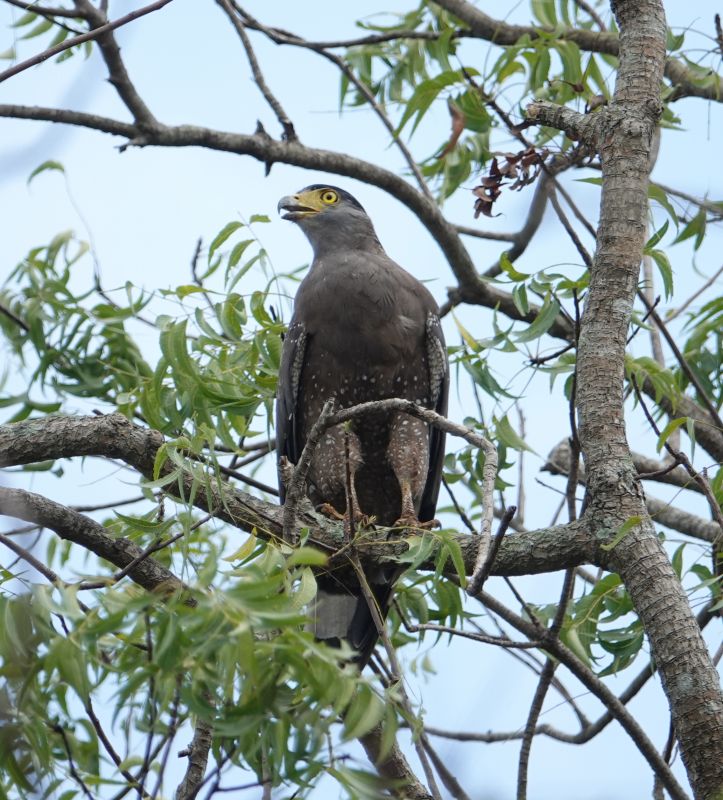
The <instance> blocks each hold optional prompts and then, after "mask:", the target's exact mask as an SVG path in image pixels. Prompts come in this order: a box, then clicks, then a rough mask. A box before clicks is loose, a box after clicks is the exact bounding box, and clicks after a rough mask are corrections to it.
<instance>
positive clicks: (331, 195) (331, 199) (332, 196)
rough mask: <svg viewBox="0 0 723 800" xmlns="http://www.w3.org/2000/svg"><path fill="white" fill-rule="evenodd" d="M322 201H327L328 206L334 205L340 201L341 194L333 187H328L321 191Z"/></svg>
mask: <svg viewBox="0 0 723 800" xmlns="http://www.w3.org/2000/svg"><path fill="white" fill-rule="evenodd" d="M321 202H322V203H326V205H328V206H333V205H334V203H338V202H339V195H338V194H337V193H336V192H332V191H331V189H327V190H326V191H325V192H322V193H321Z"/></svg>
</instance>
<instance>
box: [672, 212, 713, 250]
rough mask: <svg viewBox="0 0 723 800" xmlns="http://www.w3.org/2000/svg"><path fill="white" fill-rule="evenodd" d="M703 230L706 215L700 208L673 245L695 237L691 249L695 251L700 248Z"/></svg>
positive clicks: (703, 236) (703, 235)
mask: <svg viewBox="0 0 723 800" xmlns="http://www.w3.org/2000/svg"><path fill="white" fill-rule="evenodd" d="M705 228H706V214H705V211H704V210H703V209H702V208H701V209H700V210H699V211H698V213H697V214H696V215H695V216H694V217H693V219H692V220H691V221H690V222H689V223H688V224H687V225H686V226H685V228H683V230H682V231H681V232H680V233H679V234H678V238H677V239H675V241H674V242H673V244H678V243H679V242H684V241H685V240H686V239H690V238H691V237H693V236H695V242H694V244H693V249H694V250H697V249H698V248H699V247H700V246H701V244H703V239H705Z"/></svg>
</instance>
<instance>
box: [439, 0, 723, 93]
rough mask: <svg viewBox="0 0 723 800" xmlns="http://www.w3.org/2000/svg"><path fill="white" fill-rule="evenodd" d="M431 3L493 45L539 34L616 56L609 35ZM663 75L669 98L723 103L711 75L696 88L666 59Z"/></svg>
mask: <svg viewBox="0 0 723 800" xmlns="http://www.w3.org/2000/svg"><path fill="white" fill-rule="evenodd" d="M435 2H436V4H437V5H438V6H441V7H442V8H444V9H446V10H447V11H449V12H450V13H452V14H454V15H455V17H457V18H458V19H460V20H461V21H462V22H464V23H465V24H466V25H468V26H469V28H470V30H471V32H472V34H473V35H474V36H476V37H478V38H480V39H486V40H487V41H489V42H493V43H494V44H499V45H511V44H516V43H517V42H518V41H519V40H520V39H521V38H522V37H523V36H527V37H529V38H530V40H533V41H534V40H535V39H539V38H540V35H550V34H552V35H554V36H555V38H556V39H560V40H563V41H568V42H574V43H575V44H576V45H577V46H578V47H579V48H580V49H581V50H585V51H586V52H590V53H605V54H606V55H610V56H619V55H620V49H621V42H620V39H619V37H618V35H617V34H615V33H612V32H607V31H591V30H586V29H585V28H566V29H565V28H564V29H562V30H550V29H545V28H544V27H534V26H531V25H511V24H510V23H507V22H504V21H503V20H498V19H494V18H493V17H490V16H489V15H488V14H485V13H484V12H483V11H482V10H480V9H479V8H478V7H477V6H474V5H472V3H470V2H468V0H435ZM664 74H665V77H666V78H668V80H670V81H671V82H672V83H673V84H674V85H675V87H676V91H675V95H674V98H673V99H676V100H678V99H680V98H683V97H701V98H704V99H706V100H713V101H714V102H718V103H719V102H723V79H721V77H720V76H719V75H716V74H715V73H714V72H711V75H710V85H709V86H700V85H696V84H695V77H694V74H693V73H692V72H691V70H690V69H688V67H686V66H685V64H684V63H683V62H682V61H679V60H678V59H676V58H668V59H667V60H665V65H664Z"/></svg>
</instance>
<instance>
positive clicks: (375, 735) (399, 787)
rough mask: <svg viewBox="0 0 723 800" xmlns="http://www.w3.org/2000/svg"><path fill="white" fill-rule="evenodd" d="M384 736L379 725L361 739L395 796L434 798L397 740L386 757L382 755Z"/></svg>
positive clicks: (407, 799) (417, 799)
mask: <svg viewBox="0 0 723 800" xmlns="http://www.w3.org/2000/svg"><path fill="white" fill-rule="evenodd" d="M383 738H384V734H383V730H382V727H381V725H377V727H376V728H372V730H371V731H369V733H366V734H364V736H362V737H361V738H360V739H359V741H360V742H361V744H362V747H363V748H364V750H365V752H366V754H367V756H368V757H369V760H370V761H371V762H372V764H374V766H375V767H376V768H377V770H378V772H379V774H380V775H381V776H382V777H383V778H385V779H386V780H388V781H389V789H390V791H391V792H392V794H393V795H394V797H397V798H398V800H433V798H432V795H431V794H430V793H429V792H428V791H427V789H426V788H425V786H424V785H423V784H422V783H421V782H420V781H419V779H418V778H417V776H416V775H415V774H414V771H413V770H412V768H411V767H410V766H409V762H408V761H407V759H406V758H405V757H404V753H403V752H402V750H401V748H400V747H399V745H398V744H397V742H396V741H394V742H393V743H392V746H391V749H390V750H389V752H388V753H387V754H386V755H385V756H384V757H382V756H381V752H382V742H383Z"/></svg>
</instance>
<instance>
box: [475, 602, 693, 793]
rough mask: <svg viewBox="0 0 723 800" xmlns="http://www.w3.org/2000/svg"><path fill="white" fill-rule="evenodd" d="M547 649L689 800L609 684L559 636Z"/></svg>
mask: <svg viewBox="0 0 723 800" xmlns="http://www.w3.org/2000/svg"><path fill="white" fill-rule="evenodd" d="M479 599H480V601H481V602H482V603H483V604H484V605H485V606H487V608H489V609H490V610H491V611H494V613H495V614H498V615H499V616H500V617H502V619H504V620H505V622H507V623H508V624H509V625H511V626H512V627H513V628H516V629H517V630H519V631H520V632H521V633H524V634H525V635H526V636H528V637H529V638H534V637H535V636H536V635H537V629H536V628H535V626H534V625H533V624H532V623H531V622H528V621H527V620H525V619H523V618H522V617H519V616H518V615H517V614H514V613H513V612H511V611H510V610H509V609H508V608H506V606H505V605H504V604H502V603H500V602H499V601H498V600H497V599H495V598H494V597H492V596H491V595H488V594H487V593H485V592H481V593H480V594H479ZM546 649H547V650H548V651H549V652H550V653H551V654H552V655H554V656H555V657H556V658H557V659H558V660H559V661H561V662H562V663H563V664H564V665H565V666H566V667H567V668H568V669H569V670H570V671H571V672H572V674H573V675H575V677H576V678H577V679H578V680H579V681H580V682H581V683H582V684H583V685H584V686H585V687H586V688H587V689H588V690H589V691H590V692H592V693H593V694H594V695H595V696H596V697H597V698H598V699H599V700H600V701H601V702H602V703H603V705H605V706H606V708H607V709H608V710H609V711H610V713H611V714H612V716H613V717H614V718H615V719H616V720H617V721H618V722H619V723H620V724H621V725H622V727H623V728H624V730H625V731H626V733H627V734H628V736H630V738H631V739H632V740H633V742H634V743H635V745H636V746H637V748H638V750H640V752H641V753H642V755H643V756H644V757H645V758H646V760H647V761H648V763H649V764H650V766H651V768H652V769H653V771H654V772H655V773H656V774H657V775H659V776H660V778H661V780H662V781H663V784H664V785H665V788H666V789H667V791H668V793H669V794H670V796H671V797H673V798H675V800H688V796H687V795H686V793H685V792H684V791H683V789H682V787H681V786H680V784H679V783H678V781H677V780H676V778H675V776H674V775H673V773H672V772H671V770H670V767H669V766H668V765H667V764H666V763H665V761H664V760H663V759H662V758H661V756H660V754H659V753H658V751H657V750H656V748H655V745H654V744H653V743H652V742H651V741H650V739H649V738H648V736H647V735H646V733H645V731H643V729H642V728H641V727H640V725H639V724H638V722H637V720H636V719H635V718H634V717H633V715H632V714H631V713H630V712H629V711H628V709H627V708H626V707H625V705H623V703H621V702H620V700H619V699H618V698H617V697H616V696H615V694H613V692H612V691H610V689H609V688H608V687H607V686H606V685H605V683H603V681H601V680H600V679H599V678H598V677H597V676H596V675H595V673H594V672H593V671H592V670H591V669H589V668H588V667H587V666H585V664H583V662H582V661H580V659H579V658H578V657H577V656H576V655H575V654H574V653H573V652H572V651H571V650H569V649H568V648H567V647H566V646H565V645H563V644H562V643H561V642H560V640H559V639H557V638H556V637H553V638H551V639H549V641H548V642H547V644H546Z"/></svg>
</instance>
